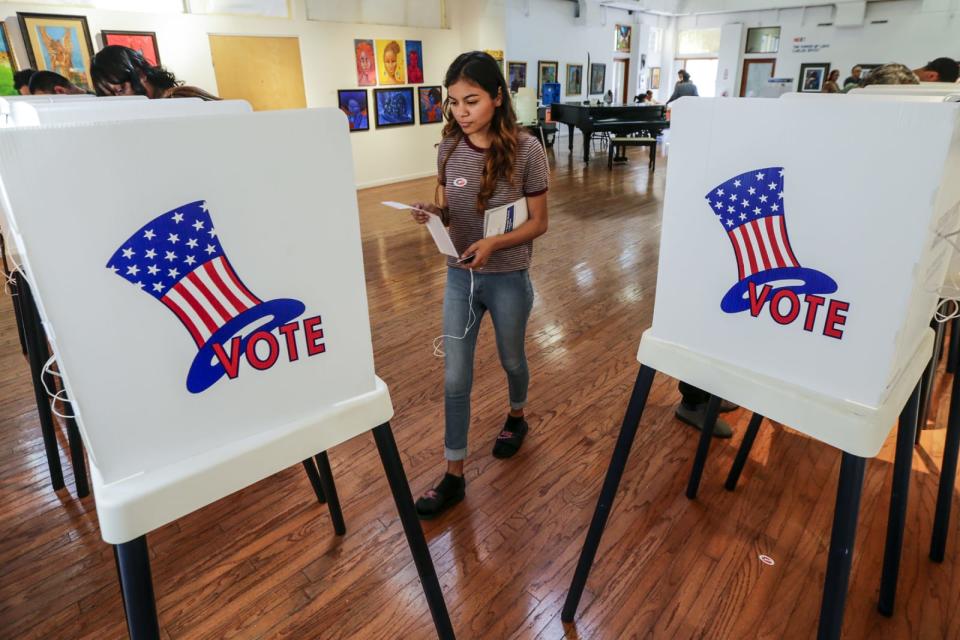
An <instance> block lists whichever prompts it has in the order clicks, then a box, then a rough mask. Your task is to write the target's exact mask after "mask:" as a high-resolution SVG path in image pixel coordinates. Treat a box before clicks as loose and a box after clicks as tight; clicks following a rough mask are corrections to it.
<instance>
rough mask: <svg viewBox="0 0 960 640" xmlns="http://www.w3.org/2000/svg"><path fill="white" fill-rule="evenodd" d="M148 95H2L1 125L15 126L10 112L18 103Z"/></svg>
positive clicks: (128, 99)
mask: <svg viewBox="0 0 960 640" xmlns="http://www.w3.org/2000/svg"><path fill="white" fill-rule="evenodd" d="M146 100H147V97H146V96H111V97H103V98H98V97H97V96H94V95H91V94H88V93H81V94H77V95H51V96H2V97H0V127H8V126H13V125H12V124H11V123H10V121H9V116H10V112H11V111H12V110H13V106H14V105H16V104H68V103H76V102H90V101H96V102H98V103H105V102H131V101H135V102H145V101H146Z"/></svg>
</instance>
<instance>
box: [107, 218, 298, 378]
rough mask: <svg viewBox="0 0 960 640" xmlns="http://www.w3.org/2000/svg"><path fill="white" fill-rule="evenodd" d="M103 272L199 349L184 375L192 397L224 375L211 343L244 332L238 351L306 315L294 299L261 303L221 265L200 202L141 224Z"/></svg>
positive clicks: (226, 340)
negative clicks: (171, 321) (134, 291)
mask: <svg viewBox="0 0 960 640" xmlns="http://www.w3.org/2000/svg"><path fill="white" fill-rule="evenodd" d="M106 266H107V268H108V269H110V270H111V271H113V272H114V273H116V274H117V275H118V276H120V277H122V278H123V279H125V280H127V281H128V282H131V283H133V284H134V285H135V286H136V287H137V288H139V289H141V290H142V291H144V292H145V293H147V294H149V295H151V296H153V297H154V298H156V299H157V300H159V301H160V302H161V303H163V305H164V306H166V307H167V309H169V310H170V311H171V312H172V313H173V314H174V315H175V316H176V317H177V319H178V320H180V322H181V323H182V324H183V326H184V327H186V329H187V331H188V332H189V333H190V337H191V338H193V341H194V342H195V343H196V345H197V349H198V350H199V351H198V352H197V355H196V357H195V358H194V360H193V364H192V365H191V366H190V370H189V373H188V374H187V389H188V390H189V391H190V392H192V393H200V392H202V391H205V390H206V389H208V388H210V387H211V386H212V385H213V384H214V383H215V382H216V381H217V380H219V379H220V378H221V376H223V375H224V373H225V370H224V368H223V366H222V365H221V363H220V362H219V359H218V358H216V353H215V352H214V349H213V346H214V345H215V344H219V345H224V344H227V343H229V342H230V339H231V338H232V337H234V336H236V335H238V334H239V333H241V332H244V333H245V335H243V336H242V339H241V342H240V350H241V353H243V352H245V350H246V346H247V341H248V340H249V338H250V337H251V336H252V335H253V334H255V333H257V332H260V331H267V332H269V331H273V330H274V329H276V328H277V327H279V326H281V325H283V324H286V323H287V322H289V321H291V320H293V319H294V318H296V317H298V316H299V315H300V314H302V313H303V312H304V310H305V306H304V304H303V303H302V302H300V301H299V300H292V299H289V298H281V299H277V300H268V301H263V300H262V299H260V298H259V297H257V296H256V295H254V293H253V292H252V291H250V289H249V288H248V287H247V286H246V285H245V284H244V283H243V280H241V279H240V276H238V275H237V272H236V271H235V270H234V268H233V266H232V265H231V264H230V261H229V260H228V259H227V254H226V253H225V252H224V250H223V246H222V245H221V244H220V239H219V238H218V237H217V231H216V229H215V228H214V226H213V219H212V218H211V217H210V213H209V211H208V207H207V204H206V202H204V201H202V200H198V201H196V202H191V203H189V204H185V205H183V206H181V207H177V208H176V209H172V210H170V211H168V212H166V213H164V214H163V215H160V216H157V217H156V218H154V219H153V220H151V221H149V222H148V223H147V224H145V225H143V226H142V227H141V228H140V229H138V230H137V231H136V232H135V233H134V234H133V235H131V236H130V237H129V238H128V239H127V241H126V242H124V243H123V244H121V245H120V248H118V249H117V250H116V252H115V253H114V254H113V255H112V256H111V257H110V260H109V261H108V262H107V265H106ZM264 319H267V320H266V322H262V323H261V322H260V321H261V320H264ZM251 325H255V326H254V328H253V329H252V330H249V331H247V330H246V328H247V327H249V326H251Z"/></svg>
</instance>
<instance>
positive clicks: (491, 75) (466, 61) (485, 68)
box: [440, 51, 520, 213]
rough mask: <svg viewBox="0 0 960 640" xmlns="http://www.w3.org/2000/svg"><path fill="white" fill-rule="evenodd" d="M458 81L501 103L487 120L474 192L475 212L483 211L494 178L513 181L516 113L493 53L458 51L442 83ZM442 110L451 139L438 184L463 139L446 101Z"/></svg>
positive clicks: (494, 185) (446, 135) (445, 131)
mask: <svg viewBox="0 0 960 640" xmlns="http://www.w3.org/2000/svg"><path fill="white" fill-rule="evenodd" d="M460 80H467V81H468V82H472V83H473V84H475V85H477V86H478V87H480V88H481V89H483V90H484V91H486V92H487V93H488V94H489V95H490V97H491V98H492V99H494V100H496V98H497V96H498V95H499V96H500V98H501V101H500V106H499V107H497V108H496V110H495V111H494V112H493V119H492V120H491V121H490V148H489V149H488V150H487V153H486V162H485V164H484V168H483V179H482V180H481V181H480V191H479V193H477V211H478V212H480V213H483V210H484V209H486V208H487V203H488V202H490V198H492V197H493V192H494V191H496V188H497V181H498V180H500V179H506V180H507V181H509V182H513V179H514V172H515V169H516V166H515V162H516V157H517V140H518V138H519V134H520V129H519V127H517V116H516V114H515V113H514V112H513V104H512V103H511V101H510V90H509V88H508V87H507V81H506V80H505V79H504V77H503V71H502V70H501V69H500V65H499V64H498V63H497V61H496V60H494V59H493V56H491V55H490V54H489V53H484V52H482V51H471V52H469V53H461V54H460V55H459V56H457V59H456V60H454V61H453V64H451V65H450V68H449V69H447V75H446V78H445V79H444V81H443V86H445V87H447V88H448V89H449V88H450V85H452V84H455V83H456V82H458V81H460ZM443 113H444V117H445V118H446V121H447V122H446V124H445V125H444V127H443V137H444V138H452V139H453V141H454V142H453V146H452V147H450V151H449V152H448V153H447V156H446V157H445V158H444V159H443V162H442V163H441V165H440V183H441V184H446V182H447V161H449V160H450V156H451V155H453V150H454V149H456V148H457V145H459V144H460V142H461V140H463V130H462V129H461V128H460V124H459V123H458V122H457V120H456V118H454V117H453V116H452V114H451V113H450V109H449V107H448V105H447V104H446V103H445V104H444V110H443Z"/></svg>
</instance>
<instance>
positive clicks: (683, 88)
mask: <svg viewBox="0 0 960 640" xmlns="http://www.w3.org/2000/svg"><path fill="white" fill-rule="evenodd" d="M699 95H700V94H699V93H697V85H695V84H693V81H691V80H690V74H689V73H687V70H686V69H680V71H678V72H677V84H675V85H674V86H673V95H671V96H670V99H669V100H667V104H670V103H671V102H673V101H674V100H677V99H678V98H682V97H684V96H699Z"/></svg>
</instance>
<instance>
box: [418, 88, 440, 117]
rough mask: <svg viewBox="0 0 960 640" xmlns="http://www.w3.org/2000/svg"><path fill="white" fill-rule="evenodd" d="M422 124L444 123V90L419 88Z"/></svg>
mask: <svg viewBox="0 0 960 640" xmlns="http://www.w3.org/2000/svg"><path fill="white" fill-rule="evenodd" d="M417 95H418V98H419V100H418V102H419V103H420V124H435V123H437V122H443V90H442V89H441V88H440V87H418V88H417Z"/></svg>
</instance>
